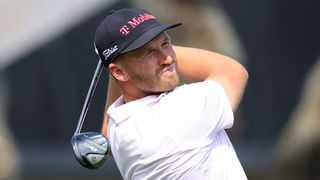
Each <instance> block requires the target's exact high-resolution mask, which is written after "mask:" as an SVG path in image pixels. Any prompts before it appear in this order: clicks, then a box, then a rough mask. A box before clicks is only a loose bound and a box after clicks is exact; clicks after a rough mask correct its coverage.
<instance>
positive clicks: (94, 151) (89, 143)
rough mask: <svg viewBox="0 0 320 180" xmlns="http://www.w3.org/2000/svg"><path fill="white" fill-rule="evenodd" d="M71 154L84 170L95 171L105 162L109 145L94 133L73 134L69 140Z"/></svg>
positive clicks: (105, 139) (100, 135) (101, 136)
mask: <svg viewBox="0 0 320 180" xmlns="http://www.w3.org/2000/svg"><path fill="white" fill-rule="evenodd" d="M71 144H72V147H73V153H74V155H75V157H76V159H77V160H78V162H79V163H80V164H81V165H83V166H84V167H86V168H89V169H96V168H98V167H100V166H101V165H102V164H103V163H104V161H105V160H106V157H107V154H108V149H109V143H108V140H107V138H105V137H104V136H103V135H102V134H100V133H96V132H84V133H79V134H75V135H74V136H73V137H72V138H71Z"/></svg>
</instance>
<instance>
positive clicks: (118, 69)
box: [108, 63, 129, 82]
mask: <svg viewBox="0 0 320 180" xmlns="http://www.w3.org/2000/svg"><path fill="white" fill-rule="evenodd" d="M108 68H109V71H110V74H111V75H112V76H113V77H114V78H116V79H117V80H118V81H122V82H123V81H128V79H129V76H128V74H127V73H126V71H125V70H124V68H123V66H121V64H116V63H110V64H109V66H108Z"/></svg>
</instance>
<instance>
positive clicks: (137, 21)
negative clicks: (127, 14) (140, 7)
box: [120, 13, 157, 36]
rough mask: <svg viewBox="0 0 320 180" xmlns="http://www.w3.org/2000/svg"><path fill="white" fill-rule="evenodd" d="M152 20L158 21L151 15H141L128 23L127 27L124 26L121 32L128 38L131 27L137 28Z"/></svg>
mask: <svg viewBox="0 0 320 180" xmlns="http://www.w3.org/2000/svg"><path fill="white" fill-rule="evenodd" d="M151 19H157V18H156V17H154V16H153V15H151V14H149V13H144V14H140V15H139V16H138V17H134V18H132V20H130V21H128V22H127V25H124V26H122V27H121V28H120V32H121V33H122V34H123V35H125V36H126V35H128V34H129V33H130V27H131V28H135V27H137V26H138V25H139V24H141V23H143V22H144V21H147V20H151Z"/></svg>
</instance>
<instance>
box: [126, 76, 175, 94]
mask: <svg viewBox="0 0 320 180" xmlns="http://www.w3.org/2000/svg"><path fill="white" fill-rule="evenodd" d="M131 77H132V80H133V82H134V84H135V85H136V86H137V87H138V88H139V89H141V90H142V91H145V92H149V93H162V92H166V91H170V90H172V89H173V88H175V87H177V85H178V84H179V83H180V78H179V76H178V75H177V74H176V75H174V76H173V77H170V78H161V77H159V76H157V77H153V78H148V77H143V76H140V75H137V74H135V75H133V76H131Z"/></svg>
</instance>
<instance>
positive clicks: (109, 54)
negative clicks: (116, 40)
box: [102, 45, 118, 59]
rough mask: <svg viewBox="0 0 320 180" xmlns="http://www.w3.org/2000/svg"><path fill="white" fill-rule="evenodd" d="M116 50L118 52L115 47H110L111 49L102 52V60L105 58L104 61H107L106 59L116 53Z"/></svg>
mask: <svg viewBox="0 0 320 180" xmlns="http://www.w3.org/2000/svg"><path fill="white" fill-rule="evenodd" d="M117 50H118V46H117V45H115V46H113V47H111V48H108V49H106V50H104V51H103V52H102V54H103V55H104V58H105V59H108V57H109V56H111V54H113V53H114V52H116V51H117Z"/></svg>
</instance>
